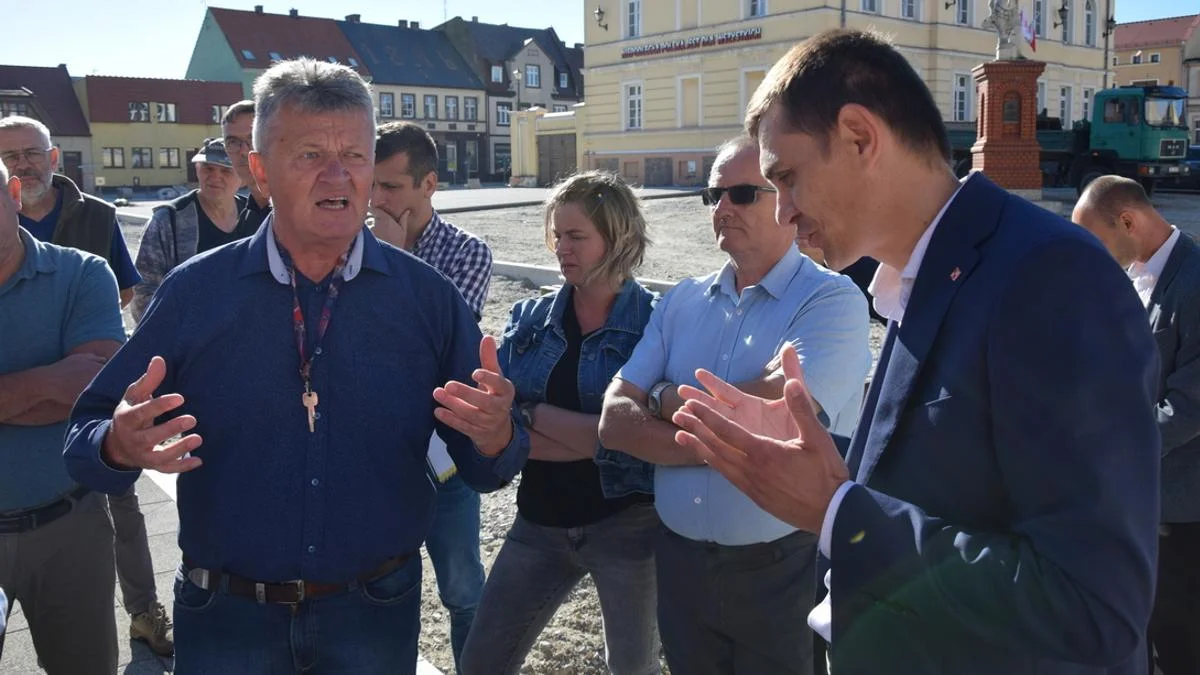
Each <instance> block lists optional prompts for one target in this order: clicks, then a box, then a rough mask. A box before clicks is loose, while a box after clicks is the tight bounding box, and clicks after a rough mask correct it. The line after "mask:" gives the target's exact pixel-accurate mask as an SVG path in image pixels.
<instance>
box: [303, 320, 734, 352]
mask: <svg viewBox="0 0 1200 675" xmlns="http://www.w3.org/2000/svg"><path fill="white" fill-rule="evenodd" d="M738 314H741V312H740V311H739V312H738ZM313 353H314V354H320V353H321V348H320V347H317V348H316V349H314V350H313Z"/></svg>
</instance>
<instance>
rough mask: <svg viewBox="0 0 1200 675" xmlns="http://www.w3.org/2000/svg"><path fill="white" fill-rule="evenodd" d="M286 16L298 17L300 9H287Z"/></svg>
mask: <svg viewBox="0 0 1200 675" xmlns="http://www.w3.org/2000/svg"><path fill="white" fill-rule="evenodd" d="M288 16H290V17H292V18H293V19H295V18H298V17H299V16H300V10H298V9H289V10H288Z"/></svg>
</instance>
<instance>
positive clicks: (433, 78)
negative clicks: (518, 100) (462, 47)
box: [337, 21, 483, 90]
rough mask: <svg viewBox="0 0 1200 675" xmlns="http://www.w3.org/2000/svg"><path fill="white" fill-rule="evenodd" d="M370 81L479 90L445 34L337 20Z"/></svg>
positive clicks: (475, 81)
mask: <svg viewBox="0 0 1200 675" xmlns="http://www.w3.org/2000/svg"><path fill="white" fill-rule="evenodd" d="M337 24H338V26H339V27H340V28H341V30H342V32H343V33H344V34H345V35H346V39H347V40H348V41H349V42H350V44H351V46H352V47H353V48H354V49H355V51H356V52H357V53H358V54H359V55H360V56H361V57H362V63H363V64H364V65H365V66H366V68H367V70H368V71H370V73H371V80H372V81H373V82H378V83H380V84H402V85H410V86H428V87H451V88H456V89H479V90H482V89H483V83H482V82H480V81H479V77H478V76H477V75H476V73H475V72H474V71H473V70H472V69H471V67H470V66H469V65H467V62H466V61H465V60H463V57H462V55H461V54H459V53H458V51H457V50H456V49H454V45H452V44H451V43H450V39H449V38H447V37H446V35H445V33H442V32H440V31H435V30H422V29H418V28H400V27H399V26H383V25H379V24H372V23H358V22H349V21H338V22H337Z"/></svg>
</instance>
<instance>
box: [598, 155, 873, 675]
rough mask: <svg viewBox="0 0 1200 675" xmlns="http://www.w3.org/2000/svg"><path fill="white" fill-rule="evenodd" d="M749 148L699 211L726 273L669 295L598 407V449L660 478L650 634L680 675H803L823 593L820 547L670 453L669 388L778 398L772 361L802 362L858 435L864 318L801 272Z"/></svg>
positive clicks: (834, 285)
mask: <svg viewBox="0 0 1200 675" xmlns="http://www.w3.org/2000/svg"><path fill="white" fill-rule="evenodd" d="M758 160H759V157H758V148H757V146H756V145H755V144H754V143H752V142H750V141H749V139H746V138H739V139H736V140H733V141H730V142H728V143H726V144H725V145H724V146H722V148H721V149H720V151H719V152H718V156H717V159H716V162H715V164H714V166H713V169H712V176H711V178H710V180H709V187H708V188H707V189H706V190H705V191H704V193H703V196H704V200H705V202H706V203H707V204H709V206H710V207H711V209H712V221H713V230H714V233H715V235H716V239H717V244H718V245H719V246H720V247H721V249H722V250H724V251H726V252H727V253H728V254H729V261H728V262H727V263H726V264H725V266H724V267H722V268H721V269H720V270H719V271H717V272H714V273H712V274H709V275H708V276H705V277H697V278H692V279H685V280H683V281H681V282H680V283H679V284H678V285H677V286H676V287H675V288H674V289H672V290H671V291H670V292H669V293H667V294H666V295H665V296H664V297H663V299H662V301H661V302H660V303H659V305H658V307H657V308H656V309H655V311H654V313H653V314H652V315H651V317H650V323H649V325H648V326H647V327H646V331H645V335H644V336H643V337H642V339H641V341H640V342H639V343H638V345H637V347H636V348H635V349H634V351H633V354H632V356H631V357H630V359H629V361H628V362H627V363H626V364H625V367H624V368H622V369H621V371H620V372H619V373H618V374H617V377H616V379H615V380H614V381H613V383H612V385H611V386H610V388H609V390H608V392H607V394H606V396H605V405H604V413H603V415H602V417H601V423H600V439H601V442H602V443H603V444H604V446H605V447H608V448H612V449H615V450H621V451H624V452H626V453H629V454H631V455H634V456H636V457H639V458H641V459H644V460H646V461H650V462H653V463H655V464H657V465H658V467H657V469H656V473H655V495H656V497H655V503H656V505H657V508H658V513H659V515H660V516H661V518H662V521H663V524H664V525H665V526H666V531H665V532H664V533H663V536H662V537H661V538H660V542H659V547H658V550H657V558H658V561H657V565H658V599H659V610H658V612H659V630H660V632H661V633H662V640H663V647H664V648H665V650H666V654H667V660H668V662H669V664H670V665H671V669H672V670H673V671H675V672H685V673H689V674H690V673H701V674H705V673H713V674H716V673H763V672H770V673H798V674H807V673H809V672H811V668H812V634H811V631H810V630H809V629H808V625H807V622H806V617H807V614H808V611H809V610H810V609H811V608H812V606H813V603H814V599H815V592H816V571H815V559H816V539H815V537H813V536H812V535H810V534H807V533H803V532H798V531H796V529H795V528H793V527H791V526H790V525H788V524H786V523H784V522H782V521H780V520H778V519H776V518H775V517H773V516H771V515H769V514H767V513H766V512H765V511H763V510H761V509H760V508H758V507H757V506H756V505H755V504H754V503H753V502H752V501H751V500H750V499H749V497H747V496H746V495H744V494H743V493H742V492H740V491H739V490H738V489H737V488H736V487H734V486H733V485H732V484H731V483H729V482H728V481H727V480H726V479H725V478H724V477H723V476H721V475H720V474H719V473H717V472H716V471H714V470H712V469H711V468H709V467H708V466H706V465H704V464H702V463H701V462H700V461H699V460H698V459H697V456H696V454H695V453H693V452H692V451H691V450H689V449H687V448H685V447H684V446H681V445H678V444H677V443H676V442H675V432H676V431H677V430H678V429H677V427H676V426H675V425H673V424H672V423H670V422H669V421H667V420H670V419H671V415H672V414H673V413H674V412H675V411H676V410H677V409H678V408H679V406H680V404H681V401H680V398H679V396H678V393H677V387H678V385H681V384H690V385H693V386H695V385H697V381H696V378H695V372H696V369H698V368H705V369H708V370H710V371H712V372H713V373H716V374H718V375H719V376H721V377H722V378H724V379H725V380H726V381H729V382H735V383H740V384H739V387H740V388H741V389H743V390H744V391H748V392H751V393H754V394H757V395H760V396H764V397H767V398H778V397H780V396H781V395H782V391H783V382H784V378H783V375H782V371H781V370H780V369H779V368H778V362H777V361H776V356H777V355H778V354H779V352H780V349H781V348H782V347H783V345H784V344H786V343H791V344H792V345H794V346H795V347H796V350H797V351H798V352H799V354H800V357H801V359H802V362H803V364H804V372H805V376H806V379H807V381H808V383H809V386H810V389H811V391H812V393H813V396H814V398H815V399H816V403H817V404H818V405H819V406H820V407H821V414H822V420H827V422H828V425H829V427H830V428H831V429H832V430H834V431H840V432H841V433H849V432H850V430H851V429H853V427H854V425H855V423H856V421H857V416H858V410H859V406H860V405H861V402H862V393H863V381H864V380H865V378H866V375H867V372H868V370H869V368H870V366H871V355H870V349H869V346H868V334H869V328H868V313H867V303H866V300H865V299H864V297H863V295H862V293H861V292H860V291H859V290H858V288H857V287H855V285H854V283H853V282H852V281H851V280H850V279H848V278H846V277H843V276H841V275H838V274H836V273H834V272H831V271H829V270H827V269H825V268H824V267H821V266H819V265H817V264H816V263H814V262H813V261H812V260H810V259H808V258H807V257H805V256H804V255H803V254H801V253H800V251H799V250H798V249H797V247H796V246H795V242H794V239H795V228H794V226H793V224H791V223H788V224H787V225H784V226H781V225H779V224H778V223H777V222H776V220H775V195H774V191H773V189H772V188H771V187H770V186H769V185H768V183H767V181H766V180H764V179H763V177H762V175H761V173H760V171H759V166H758Z"/></svg>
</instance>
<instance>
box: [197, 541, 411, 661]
mask: <svg viewBox="0 0 1200 675" xmlns="http://www.w3.org/2000/svg"><path fill="white" fill-rule="evenodd" d="M420 627H421V558H420V556H416V555H414V556H413V558H412V559H411V560H409V561H408V563H407V564H405V565H404V566H402V567H401V568H399V569H397V570H395V571H393V572H390V573H388V574H385V575H384V576H382V577H380V578H378V579H375V580H373V581H370V582H367V583H364V584H360V585H357V586H356V587H355V588H354V589H353V590H351V591H348V592H346V593H341V594H339V595H333V596H328V597H324V598H319V599H316V600H306V601H305V602H303V603H301V604H300V605H297V606H296V607H295V608H294V609H293V608H292V607H291V606H289V605H278V604H267V605H260V604H258V603H256V602H255V601H254V600H253V599H251V598H246V597H242V596H237V595H229V594H228V593H225V592H223V591H222V590H220V589H218V590H215V591H206V590H204V589H202V588H200V587H199V586H197V585H195V584H193V583H192V582H191V581H189V580H188V579H187V577H186V569H185V568H183V567H180V569H179V571H178V572H177V573H176V575H175V673H176V675H193V674H196V675H210V674H211V673H239V675H277V674H282V673H305V675H342V674H345V675H349V674H350V673H354V674H355V675H374V674H376V673H378V674H379V675H385V674H387V675H392V674H394V673H403V674H408V675H413V674H415V673H416V671H417V635H418V633H419V632H420Z"/></svg>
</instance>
